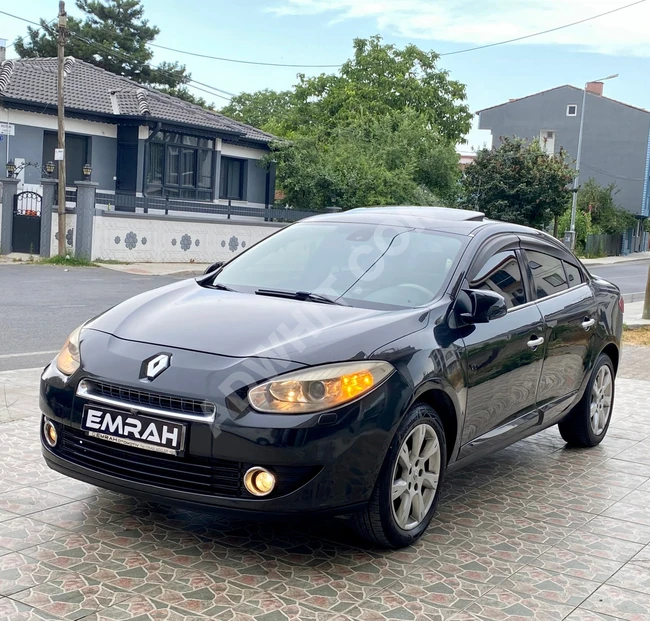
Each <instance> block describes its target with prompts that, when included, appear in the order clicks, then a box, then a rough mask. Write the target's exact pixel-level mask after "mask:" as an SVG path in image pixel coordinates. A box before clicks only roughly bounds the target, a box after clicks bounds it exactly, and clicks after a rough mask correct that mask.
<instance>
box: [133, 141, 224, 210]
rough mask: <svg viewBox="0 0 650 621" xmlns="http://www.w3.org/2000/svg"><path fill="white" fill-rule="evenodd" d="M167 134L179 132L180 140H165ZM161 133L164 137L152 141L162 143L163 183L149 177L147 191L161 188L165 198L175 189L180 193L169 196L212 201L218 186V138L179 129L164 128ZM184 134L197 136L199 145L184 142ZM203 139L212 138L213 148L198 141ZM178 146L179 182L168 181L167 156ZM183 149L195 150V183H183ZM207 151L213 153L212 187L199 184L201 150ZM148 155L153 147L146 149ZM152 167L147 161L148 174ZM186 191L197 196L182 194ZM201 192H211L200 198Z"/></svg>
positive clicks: (177, 198)
mask: <svg viewBox="0 0 650 621" xmlns="http://www.w3.org/2000/svg"><path fill="white" fill-rule="evenodd" d="M165 134H178V135H180V136H181V140H180V142H169V141H167V140H165V138H164V136H165ZM159 135H160V136H162V139H160V138H158V136H156V138H155V139H154V140H153V141H152V144H156V145H162V183H152V182H150V181H148V180H147V179H144V184H145V186H146V189H147V193H148V194H150V193H151V191H152V190H154V191H157V190H158V189H160V192H161V194H160V196H161V197H162V198H165V197H166V196H168V194H167V190H175V191H177V192H178V195H169V198H171V199H174V200H192V201H198V202H204V203H212V202H213V199H214V191H215V187H216V180H215V176H216V175H215V169H216V159H217V158H216V153H217V152H216V151H215V150H214V146H215V144H216V139H215V138H214V137H207V136H198V135H194V134H189V133H187V132H179V131H171V130H164V131H160V132H159ZM183 136H190V137H192V138H197V139H198V140H197V145H196V146H194V145H188V144H185V143H183V140H182V137H183ZM201 139H205V140H211V141H212V148H210V147H201V146H199V144H198V141H199V140H201ZM173 147H176V148H178V150H179V153H178V162H179V171H178V183H168V182H167V179H166V177H167V158H168V151H169V149H170V148H173ZM183 149H189V150H192V151H194V185H184V184H182V183H181V180H182V176H183V174H182V172H181V168H182V159H183V156H182V154H183ZM203 151H207V152H210V153H212V162H211V165H210V187H209V188H206V187H200V186H199V177H200V174H199V152H203ZM146 157H147V158H150V157H151V147H150V148H148V149H147V150H146ZM150 167H151V162H150V161H147V162H146V170H145V172H146V174H147V175H148V174H149V171H150ZM183 190H185V191H193V192H194V193H195V196H194V197H193V198H188V197H185V196H181V195H180V194H181V192H182V191H183ZM199 194H209V198H199ZM156 196H157V195H156Z"/></svg>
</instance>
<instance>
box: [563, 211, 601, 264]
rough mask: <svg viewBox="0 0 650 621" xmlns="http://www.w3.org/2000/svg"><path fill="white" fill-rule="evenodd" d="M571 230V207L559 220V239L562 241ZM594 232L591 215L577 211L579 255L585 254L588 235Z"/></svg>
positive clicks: (577, 247)
mask: <svg viewBox="0 0 650 621" xmlns="http://www.w3.org/2000/svg"><path fill="white" fill-rule="evenodd" d="M569 230H571V207H569V208H568V209H567V210H566V211H565V212H564V213H563V214H562V215H561V216H560V217H559V219H558V223H557V233H558V237H559V238H560V239H562V238H563V237H564V234H565V233H566V232H567V231H569ZM593 232H594V231H593V226H592V224H591V214H589V213H585V212H584V211H580V210H579V209H578V210H577V211H576V252H577V253H578V254H584V252H585V245H586V243H587V235H591V234H592V233H593Z"/></svg>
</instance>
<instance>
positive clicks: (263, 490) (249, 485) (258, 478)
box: [244, 466, 276, 496]
mask: <svg viewBox="0 0 650 621" xmlns="http://www.w3.org/2000/svg"><path fill="white" fill-rule="evenodd" d="M275 483H276V480H275V475H274V474H273V473H271V472H269V471H268V470H267V469H266V468H261V467H260V466H254V467H253V468H250V469H249V470H248V471H247V472H246V474H245V475H244V485H245V486H246V489H247V490H248V491H249V492H250V493H251V494H253V496H268V495H269V494H270V493H271V492H272V491H273V490H274V488H275Z"/></svg>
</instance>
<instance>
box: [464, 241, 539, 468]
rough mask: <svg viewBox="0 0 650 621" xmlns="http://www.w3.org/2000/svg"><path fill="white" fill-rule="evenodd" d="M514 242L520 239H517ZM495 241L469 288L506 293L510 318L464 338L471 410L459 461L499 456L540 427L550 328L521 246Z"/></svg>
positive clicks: (471, 273)
mask: <svg viewBox="0 0 650 621" xmlns="http://www.w3.org/2000/svg"><path fill="white" fill-rule="evenodd" d="M513 237H514V236H513ZM513 237H507V238H500V239H497V240H492V241H491V242H489V243H488V245H487V246H485V247H484V248H483V250H482V251H481V252H479V253H478V254H477V257H476V260H475V261H474V264H473V265H472V267H471V268H470V269H469V271H468V276H467V279H466V282H465V286H466V287H469V288H472V289H488V290H492V291H496V292H497V293H500V294H501V295H502V296H503V297H504V298H505V300H506V305H507V307H508V311H507V313H506V315H505V317H502V318H500V319H496V320H492V321H490V322H489V323H484V324H476V325H474V326H472V327H473V328H475V329H474V330H473V331H471V333H470V334H469V335H468V336H465V337H464V338H463V341H464V345H465V359H466V381H467V405H466V414H465V422H464V426H463V432H462V446H461V450H460V454H459V457H460V458H464V457H467V456H468V455H470V454H474V453H476V452H482V451H483V450H493V449H494V448H495V447H497V445H499V444H507V443H508V442H511V441H513V440H514V439H516V437H515V436H517V435H519V434H523V432H525V430H527V429H529V428H530V427H531V426H534V425H536V424H539V423H540V418H539V415H538V413H537V410H536V393H537V385H538V382H539V378H540V376H541V372H542V363H543V360H544V322H543V320H542V316H541V314H540V311H539V309H538V307H537V305H536V304H535V303H534V301H533V300H532V299H531V291H530V287H529V282H528V280H527V278H526V275H525V272H524V270H523V269H522V262H521V258H520V251H519V240H518V239H517V238H514V239H513Z"/></svg>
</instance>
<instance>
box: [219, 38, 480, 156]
mask: <svg viewBox="0 0 650 621" xmlns="http://www.w3.org/2000/svg"><path fill="white" fill-rule="evenodd" d="M438 58H439V56H438V54H436V53H435V52H425V51H423V50H421V49H419V48H418V47H416V46H415V45H407V46H406V47H405V48H404V49H399V48H397V47H395V46H394V45H384V44H383V43H382V38H381V37H380V36H374V37H370V38H369V39H355V40H354V56H353V58H351V59H350V60H348V61H347V62H345V63H344V64H343V65H342V66H341V68H340V70H339V72H338V74H324V73H323V74H321V75H318V76H315V77H306V76H305V75H304V74H298V84H297V85H296V86H294V88H293V89H292V90H290V91H280V92H277V91H272V90H268V89H267V90H263V91H258V92H256V93H242V94H241V95H239V96H238V97H235V98H234V99H233V100H232V103H231V104H230V105H229V106H226V107H225V108H224V109H223V110H222V112H223V113H224V114H227V115H229V116H232V118H234V119H236V120H239V121H243V122H245V123H250V124H251V125H255V126H256V127H261V128H263V129H267V130H269V131H271V130H273V131H274V133H276V134H277V135H279V136H282V137H284V138H287V137H292V136H295V135H305V134H311V133H312V132H313V131H327V130H328V129H330V130H332V131H333V132H335V131H336V130H337V129H338V128H340V127H341V126H345V125H348V124H355V123H356V122H357V121H358V119H360V118H364V117H381V116H383V115H385V114H388V113H391V112H404V111H407V110H411V111H414V112H416V113H417V114H419V115H420V117H421V118H422V119H423V120H424V122H425V123H426V124H427V125H428V126H429V127H431V129H432V130H434V131H435V132H436V133H438V134H439V135H440V136H442V137H443V138H445V139H446V140H448V141H449V142H451V143H454V144H456V143H458V142H460V141H462V139H463V137H464V136H465V134H467V132H469V130H470V127H471V119H472V115H471V113H470V111H469V108H468V107H467V105H466V104H465V103H464V102H465V97H466V92H465V86H464V85H463V84H461V83H460V82H456V81H454V80H451V79H449V73H448V72H447V71H444V70H441V69H438V67H437V61H438Z"/></svg>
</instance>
